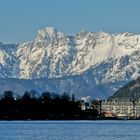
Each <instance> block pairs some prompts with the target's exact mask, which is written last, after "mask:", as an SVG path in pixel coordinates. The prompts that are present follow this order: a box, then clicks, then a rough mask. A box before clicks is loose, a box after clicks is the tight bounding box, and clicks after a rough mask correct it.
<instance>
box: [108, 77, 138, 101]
mask: <svg viewBox="0 0 140 140" xmlns="http://www.w3.org/2000/svg"><path fill="white" fill-rule="evenodd" d="M139 97H140V77H138V78H137V79H136V80H133V81H131V82H129V83H127V84H126V85H125V86H123V87H122V88H120V89H119V90H117V91H116V92H115V93H114V94H113V96H111V97H109V99H114V98H117V99H123V98H132V99H137V98H139Z"/></svg>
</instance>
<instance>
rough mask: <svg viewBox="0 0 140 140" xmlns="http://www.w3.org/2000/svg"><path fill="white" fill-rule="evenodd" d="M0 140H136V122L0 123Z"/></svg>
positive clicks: (139, 127) (139, 134) (139, 135)
mask: <svg viewBox="0 0 140 140" xmlns="http://www.w3.org/2000/svg"><path fill="white" fill-rule="evenodd" d="M0 140H140V121H0Z"/></svg>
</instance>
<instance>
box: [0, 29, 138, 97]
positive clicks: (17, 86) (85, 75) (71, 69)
mask: <svg viewBox="0 0 140 140" xmlns="http://www.w3.org/2000/svg"><path fill="white" fill-rule="evenodd" d="M139 75H140V35H134V34H130V33H120V34H108V33H104V32H98V33H94V32H88V31H82V32H80V33H78V34H76V35H75V36H68V35H65V34H64V33H62V32H59V31H57V29H55V28H53V27H47V28H44V29H42V30H39V31H38V34H37V37H36V38H35V40H34V41H32V42H26V43H23V44H4V43H0V89H1V92H3V91H4V90H9V89H11V90H13V91H14V92H16V93H17V94H18V93H23V92H24V91H25V90H32V89H34V90H36V91H38V92H42V91H46V90H47V91H50V92H57V93H62V92H68V93H70V94H75V95H76V96H77V97H80V96H92V97H94V98H97V97H98V98H106V97H108V96H109V95H112V94H113V93H114V91H116V90H117V89H119V88H120V87H121V86H123V85H124V84H126V83H127V82H129V81H130V80H132V79H135V78H137V77H138V76H139Z"/></svg>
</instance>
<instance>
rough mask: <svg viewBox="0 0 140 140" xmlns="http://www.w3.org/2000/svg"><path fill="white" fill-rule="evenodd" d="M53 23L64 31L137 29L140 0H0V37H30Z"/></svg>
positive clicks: (10, 40) (12, 40)
mask: <svg viewBox="0 0 140 140" xmlns="http://www.w3.org/2000/svg"><path fill="white" fill-rule="evenodd" d="M46 26H54V27H55V28H57V29H58V30H59V31H62V32H65V33H66V34H70V35H73V34H76V33H78V32H79V31H80V30H83V29H86V30H89V31H93V32H98V31H105V32H108V33H118V32H133V33H140V0H0V41H1V42H7V43H17V42H25V41H30V40H33V39H34V38H35V36H36V33H37V30H39V29H42V28H44V27H46Z"/></svg>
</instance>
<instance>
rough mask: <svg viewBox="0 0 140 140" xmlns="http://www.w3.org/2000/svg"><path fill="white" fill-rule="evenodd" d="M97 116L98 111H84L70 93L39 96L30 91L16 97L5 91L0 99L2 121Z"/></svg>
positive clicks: (69, 118)
mask: <svg viewBox="0 0 140 140" xmlns="http://www.w3.org/2000/svg"><path fill="white" fill-rule="evenodd" d="M97 116H98V112H97V110H96V109H93V110H86V111H82V110H81V104H80V100H75V96H74V95H72V96H71V97H70V95H69V94H68V93H63V94H61V95H58V94H54V93H50V92H43V93H42V94H41V95H39V94H38V93H37V92H36V91H30V92H25V93H24V94H23V95H22V96H15V95H14V93H13V92H12V91H5V92H4V93H3V95H1V97H0V120H72V119H74V120H76V119H96V118H97Z"/></svg>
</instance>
